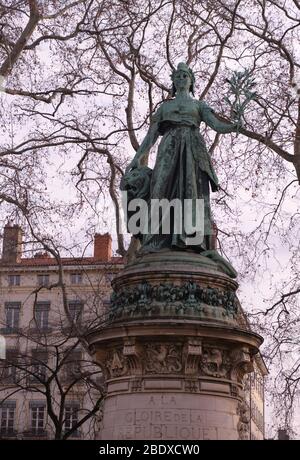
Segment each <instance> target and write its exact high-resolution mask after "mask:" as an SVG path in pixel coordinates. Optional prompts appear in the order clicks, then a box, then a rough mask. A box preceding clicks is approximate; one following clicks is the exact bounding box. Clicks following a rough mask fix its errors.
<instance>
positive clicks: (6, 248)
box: [2, 222, 23, 264]
mask: <svg viewBox="0 0 300 460" xmlns="http://www.w3.org/2000/svg"><path fill="white" fill-rule="evenodd" d="M22 235H23V232H22V228H21V227H20V226H19V225H12V224H11V223H10V222H8V223H7V224H6V225H5V227H4V232H3V247H2V261H3V262H6V263H9V264H18V263H20V262H21V257H22Z"/></svg>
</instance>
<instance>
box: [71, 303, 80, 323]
mask: <svg viewBox="0 0 300 460" xmlns="http://www.w3.org/2000/svg"><path fill="white" fill-rule="evenodd" d="M82 310H83V303H82V302H80V301H77V300H74V301H71V302H69V313H70V316H71V320H72V321H73V322H74V323H78V322H80V320H81V316H82Z"/></svg>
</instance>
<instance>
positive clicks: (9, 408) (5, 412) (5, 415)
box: [0, 401, 16, 436]
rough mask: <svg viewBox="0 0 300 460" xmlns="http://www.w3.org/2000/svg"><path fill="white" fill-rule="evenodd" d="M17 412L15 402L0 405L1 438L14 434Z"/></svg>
mask: <svg viewBox="0 0 300 460" xmlns="http://www.w3.org/2000/svg"><path fill="white" fill-rule="evenodd" d="M15 412H16V402H15V401H4V402H3V403H0V420H1V425H0V429H1V431H0V433H1V436H11V435H13V434H14V425H15Z"/></svg>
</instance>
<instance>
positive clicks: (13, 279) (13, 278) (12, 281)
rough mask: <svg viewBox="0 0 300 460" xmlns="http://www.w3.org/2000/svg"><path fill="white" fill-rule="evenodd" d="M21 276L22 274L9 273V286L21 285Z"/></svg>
mask: <svg viewBox="0 0 300 460" xmlns="http://www.w3.org/2000/svg"><path fill="white" fill-rule="evenodd" d="M20 282H21V277H20V275H8V285H9V286H20Z"/></svg>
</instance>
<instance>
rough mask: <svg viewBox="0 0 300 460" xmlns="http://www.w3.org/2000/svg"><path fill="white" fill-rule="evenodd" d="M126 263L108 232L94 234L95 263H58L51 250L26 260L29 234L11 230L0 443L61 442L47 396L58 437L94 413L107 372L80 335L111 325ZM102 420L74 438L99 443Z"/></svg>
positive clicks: (1, 276)
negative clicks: (118, 277) (117, 281)
mask: <svg viewBox="0 0 300 460" xmlns="http://www.w3.org/2000/svg"><path fill="white" fill-rule="evenodd" d="M121 262H122V260H121V258H119V257H112V247H111V237H110V235H108V234H106V235H99V234H96V235H95V238H94V254H93V256H92V257H81V258H61V260H56V259H55V258H54V257H53V256H51V255H50V254H49V253H46V252H37V253H35V254H34V255H33V257H26V258H24V257H22V229H21V228H20V227H19V226H14V225H7V226H6V227H5V228H4V233H3V251H2V259H1V261H0V292H1V300H0V333H1V335H2V337H4V339H5V342H6V360H2V361H1V362H0V438H17V439H28V438H33V439H45V438H51V439H52V438H54V437H55V428H54V425H53V421H52V420H51V418H50V417H49V405H48V404H47V401H46V397H50V398H51V406H52V408H53V409H54V413H55V415H57V417H58V418H59V417H61V418H60V420H59V421H58V427H57V428H56V432H57V431H59V425H60V426H61V428H62V430H63V431H64V432H68V431H70V430H71V431H72V428H73V427H74V426H75V425H76V424H77V423H78V421H80V420H81V419H82V418H83V417H85V416H86V414H87V413H88V412H89V411H91V410H92V409H93V407H94V404H95V401H96V400H97V398H99V391H100V390H101V372H100V370H99V368H98V366H95V364H94V363H92V361H91V358H90V357H89V355H87V353H86V352H85V348H84V342H83V343H81V342H80V341H78V340H77V334H78V331H79V333H80V334H82V333H84V332H85V331H86V330H87V329H88V328H92V327H94V325H96V324H98V325H99V324H101V322H103V321H105V311H104V310H105V302H107V300H108V299H109V295H110V280H111V278H112V277H113V276H114V274H115V273H116V271H118V270H119V268H120V267H121ZM66 309H67V312H66ZM67 313H68V315H69V318H67V317H66V316H67ZM72 326H74V331H73V330H72ZM64 361H65V362H64ZM51 377H52V378H53V380H57V384H58V385H60V388H58V387H57V385H56V387H55V384H52V383H51V382H50V379H51ZM88 378H90V379H91V382H90V383H88ZM92 379H93V380H92ZM48 380H49V385H48ZM93 385H94V386H93ZM69 387H71V388H69ZM47 391H48V394H47V393H46V392H47ZM43 393H44V394H43ZM64 398H65V401H64ZM62 400H63V401H64V402H63V404H62ZM60 407H63V411H62V413H60ZM97 412H98V413H99V411H97ZM97 417H98V415H97V416H94V415H93V416H92V417H91V418H89V419H88V420H87V421H86V422H85V423H83V424H82V425H81V426H80V427H79V429H77V430H75V431H74V432H73V433H72V434H71V436H70V438H84V439H89V438H94V437H95V432H96V431H97V430H98V424H97Z"/></svg>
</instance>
